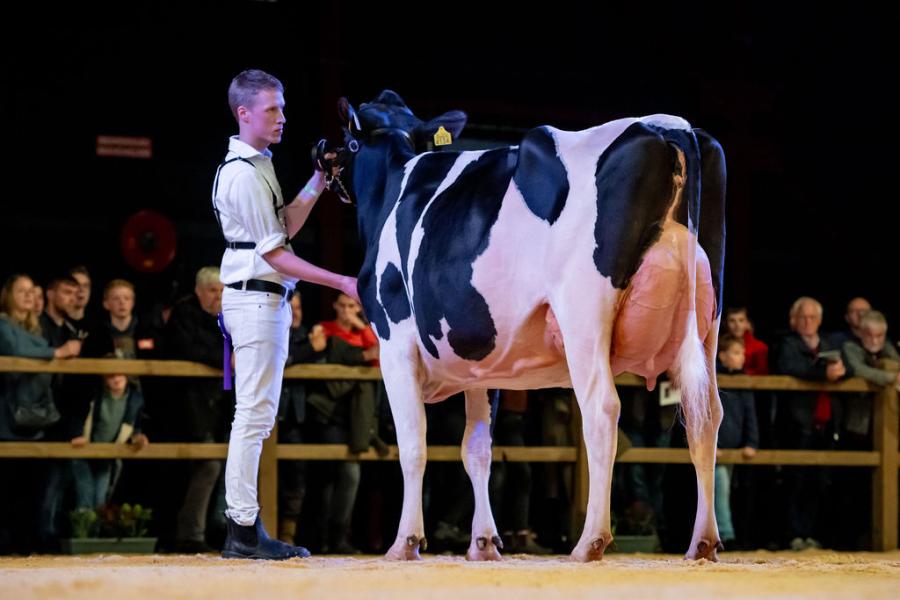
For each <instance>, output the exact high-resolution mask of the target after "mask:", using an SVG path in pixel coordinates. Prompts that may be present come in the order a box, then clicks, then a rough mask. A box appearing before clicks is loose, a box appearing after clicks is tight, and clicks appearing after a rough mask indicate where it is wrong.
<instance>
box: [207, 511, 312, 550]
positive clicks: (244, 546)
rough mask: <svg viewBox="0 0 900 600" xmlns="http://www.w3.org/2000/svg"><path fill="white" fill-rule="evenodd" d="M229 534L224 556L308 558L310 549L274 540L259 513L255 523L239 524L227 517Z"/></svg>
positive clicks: (226, 523)
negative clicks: (267, 531)
mask: <svg viewBox="0 0 900 600" xmlns="http://www.w3.org/2000/svg"><path fill="white" fill-rule="evenodd" d="M225 526H226V528H227V529H228V535H227V537H226V538H225V547H224V548H222V557H223V558H260V559H266V560H285V559H287V558H306V557H307V556H309V550H307V549H306V548H303V547H301V546H291V545H290V544H285V543H284V542H281V541H279V540H273V539H272V538H270V537H269V534H267V533H266V530H265V529H264V528H263V525H262V521H261V520H260V518H259V515H257V516H256V522H255V523H254V524H253V525H238V524H237V523H235V522H234V521H232V520H231V518H230V517H228V516H226V517H225Z"/></svg>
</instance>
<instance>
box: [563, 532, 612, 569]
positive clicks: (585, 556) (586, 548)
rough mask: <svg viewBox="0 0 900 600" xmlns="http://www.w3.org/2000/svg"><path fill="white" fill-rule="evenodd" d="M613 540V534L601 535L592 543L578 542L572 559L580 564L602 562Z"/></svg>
mask: <svg viewBox="0 0 900 600" xmlns="http://www.w3.org/2000/svg"><path fill="white" fill-rule="evenodd" d="M612 540H613V538H612V534H610V533H605V534H601V535H600V537H597V538H594V539H593V540H591V541H585V540H584V539H582V540H581V541H580V542H578V545H577V546H575V549H574V550H572V554H571V555H570V557H571V558H572V560H574V561H578V562H594V561H598V560H601V559H602V558H603V552H604V551H605V550H606V549H607V548H609V545H610V544H611V543H612Z"/></svg>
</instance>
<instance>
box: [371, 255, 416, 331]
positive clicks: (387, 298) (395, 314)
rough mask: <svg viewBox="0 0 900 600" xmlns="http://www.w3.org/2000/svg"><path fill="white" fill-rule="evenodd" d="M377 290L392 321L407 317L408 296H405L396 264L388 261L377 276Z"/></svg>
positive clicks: (408, 311)
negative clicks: (378, 282)
mask: <svg viewBox="0 0 900 600" xmlns="http://www.w3.org/2000/svg"><path fill="white" fill-rule="evenodd" d="M379 280H380V284H379V286H378V287H379V291H380V292H381V302H382V304H383V305H384V310H385V312H387V316H388V318H390V320H391V321H392V322H394V323H399V322H400V321H402V320H404V319H407V318H409V315H410V314H411V312H410V309H409V298H407V296H406V288H405V287H404V286H403V276H402V275H401V274H400V271H399V269H397V265H395V264H394V263H390V262H389V263H388V264H387V266H386V267H385V268H384V272H383V273H382V274H381V277H380V278H379Z"/></svg>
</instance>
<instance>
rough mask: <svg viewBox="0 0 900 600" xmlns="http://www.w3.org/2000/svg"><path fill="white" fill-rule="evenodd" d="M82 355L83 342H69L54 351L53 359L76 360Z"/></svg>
mask: <svg viewBox="0 0 900 600" xmlns="http://www.w3.org/2000/svg"><path fill="white" fill-rule="evenodd" d="M79 354H81V340H69V341H68V342H66V343H65V344H63V345H62V346H60V347H59V348H57V349H56V350H54V351H53V358H74V357H76V356H78V355H79Z"/></svg>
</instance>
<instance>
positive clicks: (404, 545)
mask: <svg viewBox="0 0 900 600" xmlns="http://www.w3.org/2000/svg"><path fill="white" fill-rule="evenodd" d="M420 549H421V550H422V552H424V551H425V550H426V549H428V540H426V539H425V536H422V537H419V536H417V535H411V536H408V537H407V538H406V539H403V538H397V541H396V542H394V545H393V546H391V549H390V550H388V551H387V554H385V555H384V557H385V558H386V559H388V560H422V557H421V556H419V550H420Z"/></svg>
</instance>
